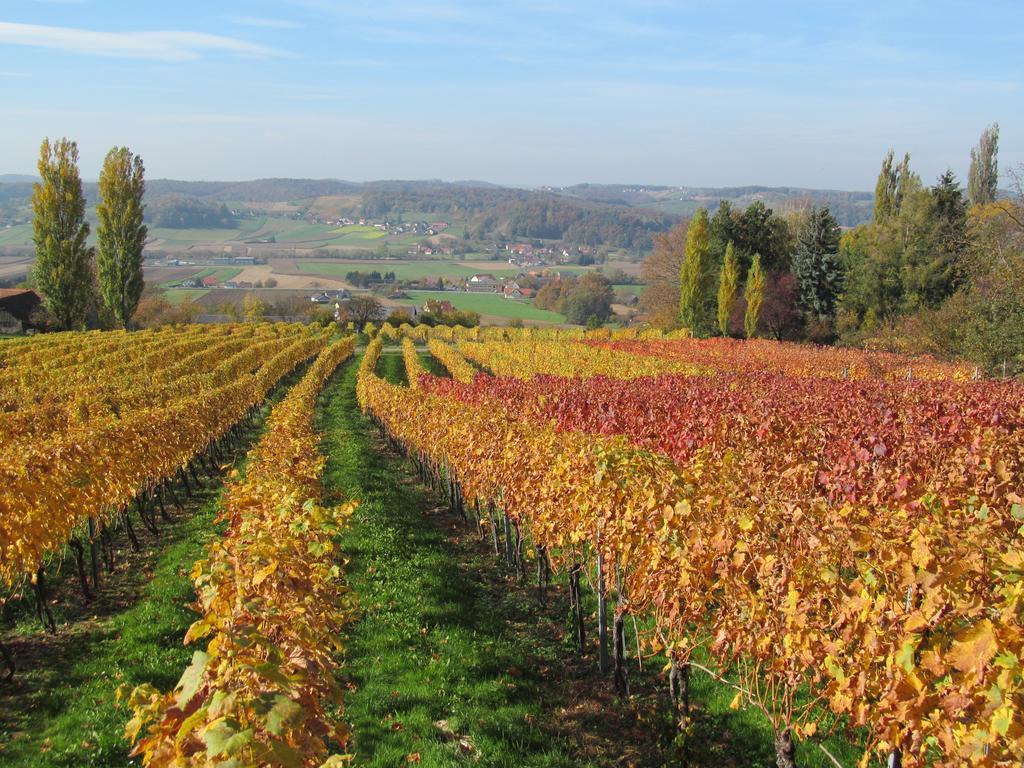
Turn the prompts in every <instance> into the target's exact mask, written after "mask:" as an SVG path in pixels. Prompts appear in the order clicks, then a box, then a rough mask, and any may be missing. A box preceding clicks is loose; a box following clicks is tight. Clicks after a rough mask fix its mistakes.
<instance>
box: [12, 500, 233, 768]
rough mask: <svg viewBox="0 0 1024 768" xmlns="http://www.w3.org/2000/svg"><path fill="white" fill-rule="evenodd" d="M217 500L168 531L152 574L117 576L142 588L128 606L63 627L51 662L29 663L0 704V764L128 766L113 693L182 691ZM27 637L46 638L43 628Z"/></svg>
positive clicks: (122, 717) (123, 717)
mask: <svg viewBox="0 0 1024 768" xmlns="http://www.w3.org/2000/svg"><path fill="white" fill-rule="evenodd" d="M218 500H219V494H213V495H210V496H209V498H208V500H207V502H206V503H205V504H204V505H203V506H202V508H201V509H200V510H199V511H197V512H195V513H194V514H192V516H191V517H188V518H187V519H184V520H182V521H181V522H180V523H178V524H176V525H174V526H165V527H164V529H163V541H162V542H161V545H160V546H161V548H160V551H159V555H158V556H157V558H156V560H155V562H154V564H153V565H152V571H151V572H149V571H148V570H147V572H146V573H144V574H137V573H136V574H129V573H123V572H122V573H118V574H115V575H114V576H112V577H110V578H112V579H117V580H119V583H118V584H116V585H115V587H116V588H118V589H137V590H138V592H137V598H135V599H134V600H133V601H132V602H133V604H132V605H131V606H130V607H129V608H127V609H125V610H123V611H120V612H116V613H114V614H113V615H109V616H102V615H101V616H98V617H94V618H93V619H91V620H86V621H82V622H78V623H77V624H76V625H75V626H74V627H73V628H72V629H71V630H67V629H62V631H61V634H59V635H58V636H56V637H54V638H52V639H48V640H47V643H48V644H50V643H52V644H54V645H56V647H53V646H52V645H51V646H50V647H49V649H48V651H47V653H46V658H45V659H40V660H36V661H35V663H33V660H26V659H24V658H22V659H20V661H22V662H27V663H28V664H29V666H26V667H25V668H24V669H21V670H20V671H19V673H18V675H17V677H16V678H15V682H14V684H13V688H11V687H6V688H5V689H4V690H3V691H2V693H3V698H2V700H0V701H2V708H3V709H5V710H6V711H5V712H3V714H2V716H0V765H3V766H5V768H14V767H15V766H40V767H41V766H46V767H50V766H53V767H55V768H56V767H57V766H61V767H64V766H66V767H67V768H73V767H75V766H115V765H118V766H123V765H127V764H128V742H127V741H125V739H124V724H125V722H126V721H127V719H128V716H129V713H128V712H127V711H126V710H125V709H122V708H121V707H119V706H117V705H116V704H115V702H114V692H115V690H116V689H117V687H118V686H119V685H121V684H123V683H127V684H131V685H138V684H141V683H147V682H148V683H153V684H154V685H156V686H157V687H158V688H161V689H162V690H167V689H170V688H173V687H174V685H175V684H176V683H177V682H178V678H179V677H180V676H181V672H182V671H183V670H184V669H185V667H187V666H188V663H189V659H190V658H191V657H192V651H193V649H192V648H186V647H185V646H184V645H183V644H182V638H183V637H184V636H185V631H186V630H187V629H188V627H189V625H190V624H191V623H192V622H193V621H194V620H195V614H194V613H193V612H192V611H191V610H189V608H188V606H189V604H190V603H191V602H192V601H193V600H194V599H195V595H194V593H193V590H192V583H191V581H190V579H189V572H190V570H191V568H192V563H194V562H195V561H196V560H197V559H199V558H200V557H202V555H203V552H204V550H205V546H206V542H207V541H209V540H210V538H211V537H212V536H215V535H217V532H218V529H217V527H216V526H214V525H213V519H214V517H215V514H216V510H217V505H218ZM139 527H141V525H140V526H139ZM168 539H169V540H170V541H168ZM150 576H151V578H149V580H148V581H145V579H146V578H147V577H150ZM129 582H131V583H129ZM26 631H28V632H30V633H33V634H36V635H37V636H38V635H41V634H42V632H41V630H40V629H38V627H37V626H36V625H30V626H28V627H26Z"/></svg>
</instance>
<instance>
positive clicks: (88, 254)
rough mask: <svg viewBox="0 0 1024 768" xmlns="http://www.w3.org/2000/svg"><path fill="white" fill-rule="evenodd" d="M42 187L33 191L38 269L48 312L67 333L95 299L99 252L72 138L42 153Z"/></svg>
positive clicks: (45, 142) (46, 145) (79, 324)
mask: <svg viewBox="0 0 1024 768" xmlns="http://www.w3.org/2000/svg"><path fill="white" fill-rule="evenodd" d="M39 176H40V178H41V179H42V181H41V183H38V184H36V185H35V187H34V189H33V193H32V212H33V214H34V216H35V218H34V219H33V222H32V240H33V242H34V243H35V246H36V264H35V268H34V270H33V272H34V275H35V279H36V284H37V285H38V287H39V292H40V293H41V294H42V296H43V302H44V304H45V306H46V308H47V309H48V310H49V311H50V312H51V313H52V314H53V316H54V317H55V318H56V319H57V324H58V325H59V327H60V328H61V329H63V330H70V329H73V328H81V327H82V326H84V325H85V318H86V314H87V313H88V311H89V306H90V303H91V302H92V298H93V281H94V280H95V275H94V273H93V249H92V248H91V247H90V246H87V245H86V240H87V239H88V237H89V225H88V224H87V223H86V221H85V196H84V195H83V193H82V179H81V177H80V176H79V174H78V145H77V144H75V142H73V141H69V140H68V139H61V140H60V141H57V142H55V143H54V144H50V140H49V139H44V140H43V144H42V147H40V151H39Z"/></svg>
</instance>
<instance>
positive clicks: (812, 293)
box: [793, 206, 843, 322]
mask: <svg viewBox="0 0 1024 768" xmlns="http://www.w3.org/2000/svg"><path fill="white" fill-rule="evenodd" d="M793 274H794V275H796V279H797V283H798V284H799V290H800V305H801V308H802V309H803V310H804V312H805V313H807V314H808V315H812V316H814V317H815V318H817V319H818V320H819V321H822V322H825V321H828V320H830V319H832V318H833V317H835V311H836V300H837V299H838V298H839V292H840V290H841V288H842V283H843V264H842V262H841V260H840V258H839V225H838V224H837V223H836V220H835V218H834V217H833V216H832V212H831V211H829V209H828V206H822V207H821V208H812V209H811V215H810V217H809V218H808V220H807V223H806V224H805V225H804V227H803V229H802V230H801V231H800V234H799V236H798V238H797V244H796V250H795V251H794V252H793Z"/></svg>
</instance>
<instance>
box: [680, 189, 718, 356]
mask: <svg viewBox="0 0 1024 768" xmlns="http://www.w3.org/2000/svg"><path fill="white" fill-rule="evenodd" d="M708 229H709V228H708V212H707V210H705V209H704V208H701V209H700V210H698V211H697V213H696V215H694V217H693V221H691V222H690V227H689V229H687V230H686V258H685V259H684V260H683V266H682V268H681V269H680V270H679V322H680V323H681V324H682V325H683V326H684V327H685V328H689V329H690V331H691V332H692V333H693V335H694V336H702V335H704V334H706V333H707V331H708V329H709V325H710V323H709V322H708V316H707V315H708V298H709V294H710V288H709V285H708V279H709V276H710V271H711V270H710V264H711V242H710V232H709V231H708Z"/></svg>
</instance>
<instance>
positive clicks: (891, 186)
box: [874, 149, 911, 223]
mask: <svg viewBox="0 0 1024 768" xmlns="http://www.w3.org/2000/svg"><path fill="white" fill-rule="evenodd" d="M893 160H894V153H893V151H892V150H891V149H890V150H889V153H888V154H887V155H886V156H885V160H883V161H882V170H881V171H879V172H878V181H877V182H876V183H875V209H874V221H875V222H876V223H877V222H882V221H885V220H886V219H888V218H890V217H892V216H896V215H898V214H899V212H900V207H901V206H902V205H903V198H904V197H905V196H906V194H907V190H908V185H909V184H910V183H911V172H910V153H909V152H908V153H905V154H904V155H903V160H901V161H900V163H899V165H893Z"/></svg>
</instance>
